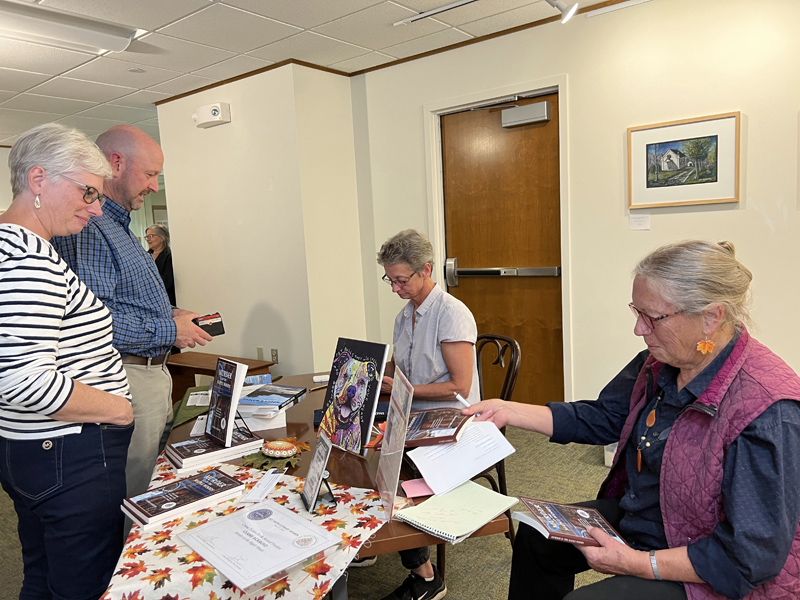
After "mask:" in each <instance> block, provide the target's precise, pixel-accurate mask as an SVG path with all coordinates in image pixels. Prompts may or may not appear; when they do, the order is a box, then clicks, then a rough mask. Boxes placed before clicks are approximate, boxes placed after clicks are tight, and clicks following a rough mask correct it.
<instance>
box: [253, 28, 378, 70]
mask: <svg viewBox="0 0 800 600" xmlns="http://www.w3.org/2000/svg"><path fill="white" fill-rule="evenodd" d="M369 52H370V50H369V48H361V47H360V46H353V45H352V44H346V43H345V42H340V41H339V40H334V39H333V38H329V37H326V36H324V35H319V34H317V33H313V32H311V31H304V32H303V33H300V34H298V35H295V36H292V37H290V38H287V39H285V40H280V41H279V42H275V43H274V44H270V45H269V46H264V47H263V48H259V49H258V50H253V51H252V52H251V53H250V54H249V56H257V57H259V58H265V59H267V60H271V61H273V62H280V61H282V60H286V59H288V58H296V59H298V60H304V61H306V62H310V63H313V64H315V65H321V66H323V67H327V66H328V65H330V64H332V63H337V62H341V61H343V60H349V59H351V58H355V57H356V56H361V55H362V54H368V53H369Z"/></svg>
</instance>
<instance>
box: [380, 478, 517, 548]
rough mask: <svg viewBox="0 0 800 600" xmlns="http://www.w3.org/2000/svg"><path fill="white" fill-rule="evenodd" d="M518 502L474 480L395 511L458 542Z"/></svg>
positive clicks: (419, 527) (412, 521) (408, 521)
mask: <svg viewBox="0 0 800 600" xmlns="http://www.w3.org/2000/svg"><path fill="white" fill-rule="evenodd" d="M516 503H517V499H516V498H512V497H510V496H504V495H503V494H498V493H497V492H495V491H494V490H490V489H489V488H485V487H483V486H482V485H479V484H477V483H475V482H474V481H467V482H466V483H462V484H461V485H460V486H458V487H457V488H456V489H454V490H451V491H449V492H447V493H446V494H441V495H437V496H432V497H430V498H428V499H427V500H426V501H425V502H422V503H421V504H418V505H416V506H412V507H411V508H404V509H403V510H401V511H398V512H397V514H396V517H397V518H398V519H399V520H401V521H405V522H406V523H408V524H409V525H412V526H414V527H416V528H417V529H420V530H422V531H424V532H426V533H430V534H431V535H435V536H436V537H438V538H442V539H443V540H447V541H448V542H450V543H452V544H457V543H459V542H461V541H462V540H464V539H466V538H468V537H469V536H470V535H472V534H473V533H475V532H476V531H477V530H478V529H480V528H481V527H483V526H484V525H486V524H487V523H488V522H489V521H491V520H492V519H494V518H495V517H496V516H497V515H500V514H502V513H504V512H506V511H507V510H508V509H509V508H511V507H512V506H514V505H515V504H516Z"/></svg>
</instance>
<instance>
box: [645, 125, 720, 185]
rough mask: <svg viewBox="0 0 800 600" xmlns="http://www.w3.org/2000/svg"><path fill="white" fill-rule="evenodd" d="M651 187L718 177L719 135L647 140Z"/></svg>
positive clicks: (710, 179) (711, 181)
mask: <svg viewBox="0 0 800 600" xmlns="http://www.w3.org/2000/svg"><path fill="white" fill-rule="evenodd" d="M646 152H647V162H646V164H647V178H646V181H647V187H648V188H657V187H668V186H679V185H696V184H702V183H714V182H716V181H717V136H716V135H710V136H706V137H698V138H690V139H683V140H669V141H665V142H658V143H656V144H647V145H646Z"/></svg>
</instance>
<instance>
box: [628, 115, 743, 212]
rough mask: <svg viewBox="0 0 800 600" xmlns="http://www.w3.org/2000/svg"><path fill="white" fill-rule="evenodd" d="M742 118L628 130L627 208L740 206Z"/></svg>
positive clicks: (724, 117)
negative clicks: (737, 203)
mask: <svg viewBox="0 0 800 600" xmlns="http://www.w3.org/2000/svg"><path fill="white" fill-rule="evenodd" d="M740 121H741V113H740V112H729V113H721V114H718V115H710V116H706V117H697V118H693V119H682V120H679V121H669V122H666V123H656V124H654V125H642V126H639V127H629V128H628V208H629V209H631V210H634V209H640V208H660V207H667V206H691V205H696V204H721V203H735V202H739V145H740Z"/></svg>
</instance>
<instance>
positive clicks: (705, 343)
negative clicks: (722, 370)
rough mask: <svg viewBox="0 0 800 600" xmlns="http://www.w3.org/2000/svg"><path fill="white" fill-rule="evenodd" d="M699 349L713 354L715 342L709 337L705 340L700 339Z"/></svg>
mask: <svg viewBox="0 0 800 600" xmlns="http://www.w3.org/2000/svg"><path fill="white" fill-rule="evenodd" d="M697 351H698V352H702V353H703V354H711V353H712V352H713V351H714V342H712V341H711V340H710V339H708V337H706V339H704V340H700V341H699V342H697Z"/></svg>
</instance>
